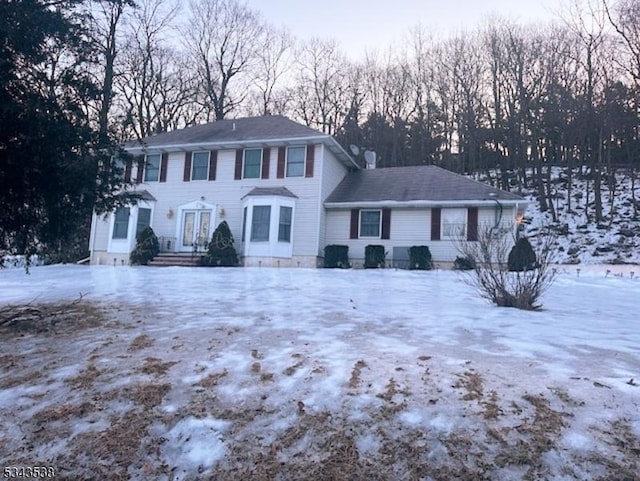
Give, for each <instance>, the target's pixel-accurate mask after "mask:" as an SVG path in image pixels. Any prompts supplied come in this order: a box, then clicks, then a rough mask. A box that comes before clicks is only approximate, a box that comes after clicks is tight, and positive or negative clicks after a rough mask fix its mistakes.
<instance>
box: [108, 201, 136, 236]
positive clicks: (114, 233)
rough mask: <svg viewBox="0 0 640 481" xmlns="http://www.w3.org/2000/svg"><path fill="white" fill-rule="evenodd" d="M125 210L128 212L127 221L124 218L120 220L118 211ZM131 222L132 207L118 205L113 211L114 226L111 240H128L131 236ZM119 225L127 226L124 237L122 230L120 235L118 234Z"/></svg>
mask: <svg viewBox="0 0 640 481" xmlns="http://www.w3.org/2000/svg"><path fill="white" fill-rule="evenodd" d="M123 211H126V212H127V218H126V221H125V220H123V219H121V220H118V212H123ZM130 222H131V208H130V207H118V208H117V209H116V210H115V211H114V213H113V227H112V229H111V240H115V241H121V240H127V239H128V238H129V224H130ZM117 226H122V227H125V229H124V237H123V236H122V235H121V232H119V235H118V236H116V229H117Z"/></svg>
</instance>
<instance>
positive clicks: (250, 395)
mask: <svg viewBox="0 0 640 481" xmlns="http://www.w3.org/2000/svg"><path fill="white" fill-rule="evenodd" d="M80 294H82V295H83V298H82V300H81V301H80V302H79V303H76V304H72V301H74V299H77V298H78V297H79V295H80ZM639 299H640V272H638V273H637V275H636V276H634V277H633V278H631V275H630V274H629V273H625V274H624V276H623V277H617V276H615V275H613V274H611V275H607V276H606V277H605V275H604V274H603V273H602V272H592V273H589V272H584V271H583V272H581V273H580V274H579V275H578V273H577V272H576V271H575V269H574V268H570V269H567V271H565V272H564V273H562V274H561V275H560V276H559V277H558V280H557V281H556V283H555V285H554V287H553V288H552V290H551V291H550V292H549V293H548V294H547V295H546V296H545V297H544V298H543V303H544V306H545V310H544V311H542V312H522V311H517V310H513V309H503V308H496V307H492V306H490V305H488V304H486V303H485V302H484V301H482V300H481V299H479V298H478V297H477V295H476V293H475V292H474V291H473V290H472V288H470V287H469V286H467V285H466V284H465V283H464V282H463V281H462V278H461V276H460V275H459V274H456V273H454V272H448V271H433V272H409V271H394V270H366V271H365V270H346V271H339V270H321V269H318V270H305V269H292V270H287V269H249V268H246V269H243V268H237V269H205V268H145V267H137V268H136V267H115V268H114V267H79V266H49V267H36V268H33V269H32V271H31V274H30V275H25V273H24V271H22V270H20V269H14V270H8V271H0V307H1V306H6V305H8V304H12V305H18V304H21V303H25V302H31V303H33V306H34V307H38V308H41V310H42V309H45V307H41V304H44V305H47V304H48V303H50V304H49V309H51V310H53V311H55V310H56V309H57V308H56V306H60V305H61V303H63V304H64V305H65V308H66V309H68V310H69V312H70V313H76V314H79V315H75V316H74V315H69V316H66V317H65V316H64V315H60V314H59V315H58V316H57V317H56V318H55V319H58V321H59V322H57V323H54V324H53V325H49V324H48V323H47V322H43V323H33V322H27V321H25V322H24V323H18V325H16V326H13V327H11V328H7V327H3V328H2V329H1V330H0V348H1V353H0V368H1V371H0V421H1V422H2V434H1V436H0V458H2V459H3V460H4V465H7V466H21V465H29V466H30V465H36V464H37V465H43V466H53V467H54V468H55V469H56V470H57V473H58V474H59V477H58V478H57V479H74V480H79V479H128V478H130V479H141V480H142V479H160V480H196V479H225V480H227V479H232V480H234V479H258V480H261V479H314V480H321V479H337V480H340V479H363V480H364V479H367V480H370V479H389V480H392V479H393V480H395V479H425V480H429V479H433V480H445V479H487V480H519V479H532V480H539V479H549V480H551V479H553V480H574V479H575V480H585V479H603V480H604V479H620V480H623V479H626V480H634V479H638V476H640V474H639V473H640V461H639V459H640V386H639V385H640V321H639V318H640V316H639V314H638V310H639V308H638V300H639ZM74 317H75V318H77V319H76V320H73V319H74Z"/></svg>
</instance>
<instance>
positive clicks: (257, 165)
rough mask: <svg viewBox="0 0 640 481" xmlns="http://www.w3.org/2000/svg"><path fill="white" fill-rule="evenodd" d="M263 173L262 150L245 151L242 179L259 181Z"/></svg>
mask: <svg viewBox="0 0 640 481" xmlns="http://www.w3.org/2000/svg"><path fill="white" fill-rule="evenodd" d="M261 171H262V149H244V167H243V172H242V178H244V179H259V178H260V173H261Z"/></svg>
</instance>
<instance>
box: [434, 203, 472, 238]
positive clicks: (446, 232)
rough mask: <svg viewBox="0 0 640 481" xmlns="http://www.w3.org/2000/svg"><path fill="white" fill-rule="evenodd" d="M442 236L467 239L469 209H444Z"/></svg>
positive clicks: (442, 213) (442, 212)
mask: <svg viewBox="0 0 640 481" xmlns="http://www.w3.org/2000/svg"><path fill="white" fill-rule="evenodd" d="M441 232H442V234H441V236H440V237H441V238H442V239H465V238H466V236H467V209H457V208H456V209H442V211H441Z"/></svg>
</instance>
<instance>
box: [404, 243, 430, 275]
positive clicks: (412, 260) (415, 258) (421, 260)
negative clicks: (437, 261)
mask: <svg viewBox="0 0 640 481" xmlns="http://www.w3.org/2000/svg"><path fill="white" fill-rule="evenodd" d="M409 269H418V270H423V271H428V270H431V269H433V259H432V258H431V251H430V250H429V246H411V247H409Z"/></svg>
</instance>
